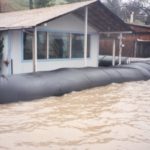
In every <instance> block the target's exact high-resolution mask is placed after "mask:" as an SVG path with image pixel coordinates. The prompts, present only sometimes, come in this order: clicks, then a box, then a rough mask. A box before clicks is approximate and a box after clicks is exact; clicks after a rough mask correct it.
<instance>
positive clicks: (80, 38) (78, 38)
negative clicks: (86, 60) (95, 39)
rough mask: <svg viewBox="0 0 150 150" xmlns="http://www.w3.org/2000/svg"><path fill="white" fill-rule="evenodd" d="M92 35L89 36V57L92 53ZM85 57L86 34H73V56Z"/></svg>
mask: <svg viewBox="0 0 150 150" xmlns="http://www.w3.org/2000/svg"><path fill="white" fill-rule="evenodd" d="M89 50H90V36H88V46H87V57H89V55H90V51H89ZM83 57H84V35H83V34H72V58H83Z"/></svg>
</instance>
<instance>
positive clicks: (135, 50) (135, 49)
mask: <svg viewBox="0 0 150 150" xmlns="http://www.w3.org/2000/svg"><path fill="white" fill-rule="evenodd" d="M136 56H137V41H135V45H134V57H135V58H136Z"/></svg>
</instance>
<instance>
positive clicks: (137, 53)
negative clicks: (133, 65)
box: [100, 24, 150, 58]
mask: <svg viewBox="0 0 150 150" xmlns="http://www.w3.org/2000/svg"><path fill="white" fill-rule="evenodd" d="M127 25H128V26H129V27H130V28H131V30H132V34H131V33H130V34H125V35H124V36H123V41H122V42H123V50H122V56H125V57H138V58H146V57H150V26H148V25H137V24H127ZM114 39H115V42H116V55H119V39H118V36H117V35H111V36H109V37H108V36H106V35H105V36H103V38H101V40H100V55H112V46H113V41H114Z"/></svg>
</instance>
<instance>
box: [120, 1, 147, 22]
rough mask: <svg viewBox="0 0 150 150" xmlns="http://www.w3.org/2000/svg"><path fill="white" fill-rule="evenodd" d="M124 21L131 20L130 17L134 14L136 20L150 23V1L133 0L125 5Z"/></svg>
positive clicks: (123, 11)
mask: <svg viewBox="0 0 150 150" xmlns="http://www.w3.org/2000/svg"><path fill="white" fill-rule="evenodd" d="M123 7H124V9H123V10H122V13H124V14H125V15H124V19H125V20H129V18H130V15H131V14H132V13H133V14H134V20H139V21H141V22H144V23H149V18H150V0H140V1H139V0H132V1H130V2H126V3H124V4H123Z"/></svg>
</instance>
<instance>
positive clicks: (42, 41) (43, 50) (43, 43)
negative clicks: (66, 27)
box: [37, 31, 47, 59]
mask: <svg viewBox="0 0 150 150" xmlns="http://www.w3.org/2000/svg"><path fill="white" fill-rule="evenodd" d="M37 57H38V59H46V58H47V33H46V32H41V31H40V32H38V34H37Z"/></svg>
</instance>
